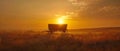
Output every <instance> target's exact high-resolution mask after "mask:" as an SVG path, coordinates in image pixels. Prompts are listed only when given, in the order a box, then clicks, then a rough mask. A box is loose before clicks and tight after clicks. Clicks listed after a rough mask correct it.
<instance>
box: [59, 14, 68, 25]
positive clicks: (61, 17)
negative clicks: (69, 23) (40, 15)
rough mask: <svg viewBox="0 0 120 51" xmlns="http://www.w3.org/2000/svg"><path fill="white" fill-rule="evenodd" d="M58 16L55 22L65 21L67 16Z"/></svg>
mask: <svg viewBox="0 0 120 51" xmlns="http://www.w3.org/2000/svg"><path fill="white" fill-rule="evenodd" d="M58 17H59V18H58V19H57V24H64V23H65V19H67V18H68V16H67V15H64V16H58Z"/></svg>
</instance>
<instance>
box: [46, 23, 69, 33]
mask: <svg viewBox="0 0 120 51" xmlns="http://www.w3.org/2000/svg"><path fill="white" fill-rule="evenodd" d="M48 29H49V32H50V33H53V32H56V31H59V32H64V33H65V32H66V30H67V24H48Z"/></svg>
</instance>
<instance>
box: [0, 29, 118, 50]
mask: <svg viewBox="0 0 120 51" xmlns="http://www.w3.org/2000/svg"><path fill="white" fill-rule="evenodd" d="M0 51H120V29H118V28H114V29H112V28H110V29H109V28H103V29H79V30H69V31H68V32H67V33H54V34H49V33H48V32H44V31H41V32H36V31H9V32H7V31H1V32H0Z"/></svg>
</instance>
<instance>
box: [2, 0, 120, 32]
mask: <svg viewBox="0 0 120 51" xmlns="http://www.w3.org/2000/svg"><path fill="white" fill-rule="evenodd" d="M119 9H120V0H0V29H1V30H18V29H19V30H40V29H43V30H44V29H47V24H49V23H56V19H58V18H59V17H61V16H66V15H68V18H66V19H64V21H65V22H64V23H66V24H68V28H69V29H75V28H95V27H119V26H120V10H119ZM56 15H58V16H56Z"/></svg>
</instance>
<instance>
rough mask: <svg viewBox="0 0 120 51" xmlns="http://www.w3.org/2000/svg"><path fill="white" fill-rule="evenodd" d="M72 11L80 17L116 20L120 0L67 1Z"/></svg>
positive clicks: (118, 14) (119, 13) (119, 14)
mask: <svg viewBox="0 0 120 51" xmlns="http://www.w3.org/2000/svg"><path fill="white" fill-rule="evenodd" d="M69 1H70V2H71V3H73V9H74V11H75V12H76V13H78V14H79V16H82V17H93V18H98V17H103V18H118V17H119V16H120V10H119V9H120V0H69Z"/></svg>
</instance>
